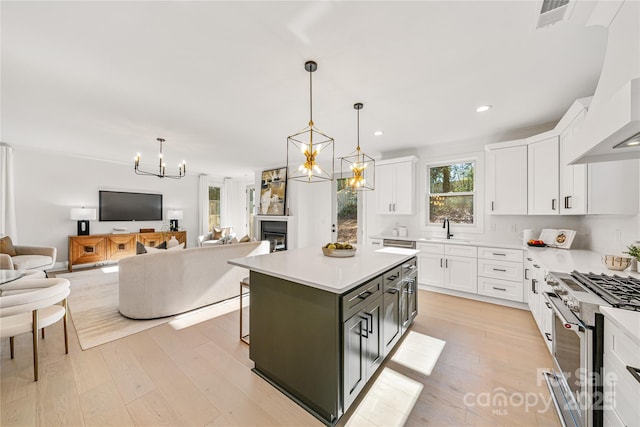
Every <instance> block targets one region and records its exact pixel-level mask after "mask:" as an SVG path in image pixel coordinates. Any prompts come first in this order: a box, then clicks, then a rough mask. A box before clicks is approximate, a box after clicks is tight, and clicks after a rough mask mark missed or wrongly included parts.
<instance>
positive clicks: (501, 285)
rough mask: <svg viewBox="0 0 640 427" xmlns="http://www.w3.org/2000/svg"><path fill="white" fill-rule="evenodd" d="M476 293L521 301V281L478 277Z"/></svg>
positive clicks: (522, 294)
mask: <svg viewBox="0 0 640 427" xmlns="http://www.w3.org/2000/svg"><path fill="white" fill-rule="evenodd" d="M478 293H479V294H480V295H487V296H490V297H496V298H502V299H508V300H511V301H518V302H522V301H523V300H524V291H523V287H522V283H521V282H520V283H518V282H511V281H508V280H501V279H490V278H487V277H478Z"/></svg>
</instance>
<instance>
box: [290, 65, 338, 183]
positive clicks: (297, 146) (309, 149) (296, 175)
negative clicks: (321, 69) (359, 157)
mask: <svg viewBox="0 0 640 427" xmlns="http://www.w3.org/2000/svg"><path fill="white" fill-rule="evenodd" d="M304 69H305V70H307V71H308V72H309V125H308V126H307V127H306V128H304V129H302V130H301V131H300V132H297V133H296V134H294V135H291V136H289V137H288V138H287V179H291V180H295V181H302V182H308V183H313V182H323V181H332V180H333V166H334V165H333V145H334V144H333V138H331V137H330V136H327V135H325V134H324V133H322V132H320V130H318V128H316V127H315V125H314V123H313V81H312V75H313V73H314V72H315V71H316V70H317V69H318V64H316V63H315V62H314V61H307V62H305V64H304ZM320 159H322V160H324V161H322V164H321V162H320ZM323 165H324V166H323ZM329 165H330V168H329Z"/></svg>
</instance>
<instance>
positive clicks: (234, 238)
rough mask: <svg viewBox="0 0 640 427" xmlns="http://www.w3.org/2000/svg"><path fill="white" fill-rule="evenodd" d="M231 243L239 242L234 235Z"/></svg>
mask: <svg viewBox="0 0 640 427" xmlns="http://www.w3.org/2000/svg"><path fill="white" fill-rule="evenodd" d="M229 243H238V239H236V237H235V236H234V237H233V239H231V240H230V241H229Z"/></svg>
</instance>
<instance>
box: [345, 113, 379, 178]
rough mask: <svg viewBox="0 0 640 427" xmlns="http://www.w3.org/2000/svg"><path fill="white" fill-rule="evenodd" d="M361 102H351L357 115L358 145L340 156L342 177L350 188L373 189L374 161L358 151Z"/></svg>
mask: <svg viewBox="0 0 640 427" xmlns="http://www.w3.org/2000/svg"><path fill="white" fill-rule="evenodd" d="M363 107H364V105H362V103H361V102H358V103H356V104H353V108H354V109H355V110H356V111H357V115H358V145H357V147H356V151H354V152H353V153H351V154H349V155H348V156H345V157H340V165H341V167H340V170H341V175H342V178H346V179H347V182H346V185H345V186H346V187H348V188H350V189H352V190H373V189H374V186H375V170H376V162H375V160H373V159H372V158H371V157H369V156H367V155H366V154H364V153H363V152H361V151H360V110H362V108H363Z"/></svg>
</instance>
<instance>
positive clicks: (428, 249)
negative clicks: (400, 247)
mask: <svg viewBox="0 0 640 427" xmlns="http://www.w3.org/2000/svg"><path fill="white" fill-rule="evenodd" d="M416 247H417V248H418V250H419V251H420V252H424V253H426V254H438V255H442V254H444V243H418V244H417V245H416Z"/></svg>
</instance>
